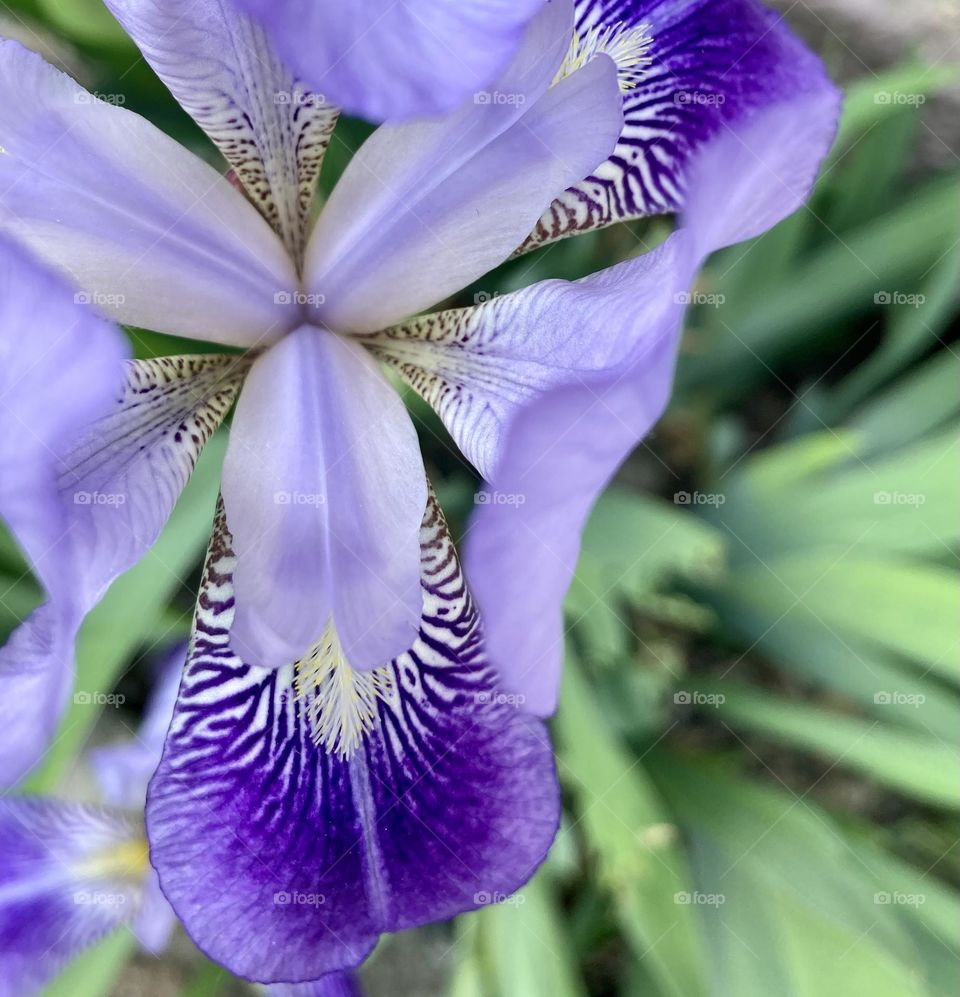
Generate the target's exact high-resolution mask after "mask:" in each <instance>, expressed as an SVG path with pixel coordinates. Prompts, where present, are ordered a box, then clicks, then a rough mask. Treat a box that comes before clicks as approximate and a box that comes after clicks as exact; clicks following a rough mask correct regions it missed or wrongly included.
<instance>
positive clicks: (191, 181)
mask: <svg viewBox="0 0 960 997" xmlns="http://www.w3.org/2000/svg"><path fill="white" fill-rule="evenodd" d="M0 135H2V136H3V139H2V142H3V150H4V154H2V155H0V231H4V232H8V233H10V234H12V235H13V236H14V237H16V238H17V240H18V241H20V242H23V243H25V244H26V245H27V246H28V247H29V248H31V249H32V250H33V252H34V253H35V254H36V255H37V256H38V257H40V258H41V259H42V260H44V261H46V262H47V263H50V264H52V265H53V266H55V267H56V268H57V269H58V270H60V271H62V272H63V273H65V274H66V275H67V276H68V277H69V278H70V279H71V282H72V283H74V284H75V285H76V286H77V289H78V290H80V291H81V292H83V293H84V294H85V296H86V297H85V300H86V301H87V302H88V303H91V304H93V305H95V306H97V307H98V308H99V309H100V311H102V312H104V313H106V314H108V315H110V316H111V317H112V318H115V319H117V320H118V321H120V322H123V323H125V324H127V325H136V326H141V327H144V328H148V329H155V330H156V331H158V332H166V333H171V334H177V335H182V336H188V337H191V338H194V339H205V340H211V341H215V342H223V343H230V344H233V345H236V346H253V345H257V344H259V343H261V342H263V341H269V340H270V339H272V338H276V337H278V336H280V335H282V334H283V333H284V332H285V331H286V330H287V329H288V328H289V321H288V319H289V315H290V309H289V308H288V307H286V306H285V302H287V301H289V300H290V295H291V294H292V293H293V291H294V289H295V286H296V273H295V272H294V267H293V264H292V262H291V260H290V257H289V255H288V254H287V252H286V250H285V249H284V247H283V244H282V243H281V242H280V240H279V239H278V238H277V237H276V235H274V233H273V232H272V231H271V230H270V226H269V225H268V224H267V223H266V222H265V221H264V220H263V218H261V217H260V215H259V214H258V213H257V211H256V209H255V208H254V207H253V206H252V205H251V204H249V203H248V202H247V200H246V199H245V198H244V197H242V196H241V195H240V194H239V192H238V191H236V190H235V189H234V188H233V187H232V186H231V185H230V183H229V182H228V181H227V180H226V179H225V178H224V177H222V176H221V175H220V174H219V173H217V171H216V170H214V169H213V167H211V166H208V165H207V164H206V163H204V162H203V161H202V160H201V159H199V158H198V157H196V156H194V155H193V154H192V153H190V152H188V151H187V150H186V149H184V148H183V147H182V146H180V145H179V144H178V143H176V142H175V141H174V140H173V139H171V138H169V137H168V136H167V135H165V134H164V133H163V132H161V131H160V130H159V129H158V128H155V127H154V126H153V125H151V124H150V123H149V122H148V121H146V120H145V119H144V118H141V117H140V116H139V115H137V114H134V113H133V112H131V111H128V110H126V109H124V108H123V107H119V106H115V105H113V104H109V103H107V102H106V101H104V100H99V99H97V98H96V97H95V96H93V95H92V94H90V93H88V92H87V91H86V90H84V89H83V88H82V87H80V86H79V85H78V84H77V83H75V82H74V81H73V80H71V79H70V78H69V77H68V76H66V75H64V74H63V73H61V72H59V71H57V70H56V69H54V68H53V67H52V66H50V65H48V64H47V63H45V62H44V61H43V59H41V58H40V56H38V55H36V54H35V53H34V52H30V51H28V50H27V49H25V48H23V47H22V46H21V45H19V44H18V43H17V42H14V41H0ZM283 295H287V297H286V298H284V297H283Z"/></svg>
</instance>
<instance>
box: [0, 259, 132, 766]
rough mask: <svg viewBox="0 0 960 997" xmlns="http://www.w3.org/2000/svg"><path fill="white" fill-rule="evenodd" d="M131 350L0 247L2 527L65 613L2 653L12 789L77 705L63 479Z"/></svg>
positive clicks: (39, 270)
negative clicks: (72, 703)
mask: <svg viewBox="0 0 960 997" xmlns="http://www.w3.org/2000/svg"><path fill="white" fill-rule="evenodd" d="M126 351H127V346H126V342H125V340H124V338H123V336H122V334H121V333H120V331H119V330H118V329H115V328H114V327H112V326H111V325H110V324H109V323H107V322H104V321H103V320H101V319H99V318H98V317H97V316H96V315H95V314H94V313H93V312H91V311H90V310H89V309H85V308H81V307H79V306H78V305H76V304H75V302H74V300H73V292H72V291H71V290H70V289H69V288H68V287H67V286H66V285H65V284H64V283H63V282H62V281H61V280H60V279H59V278H58V277H56V276H55V275H54V274H52V273H51V272H49V271H48V270H47V269H46V268H45V267H43V266H41V265H40V264H38V263H36V262H35V261H33V260H31V259H29V258H28V257H27V256H26V254H25V253H24V252H23V250H21V249H20V248H19V247H16V246H14V245H12V244H10V243H9V242H8V241H7V240H5V239H0V517H2V518H3V520H4V521H5V522H6V524H7V526H8V527H9V528H10V529H11V530H12V532H13V534H14V536H15V537H16V538H17V540H18V541H19V543H20V545H21V546H22V547H23V549H24V551H25V553H26V554H27V557H28V558H29V559H30V560H31V561H32V562H33V565H34V567H35V570H36V572H37V575H38V576H39V579H40V581H41V583H42V584H43V585H44V587H45V588H46V590H47V595H48V597H49V598H50V599H51V600H55V601H56V602H57V603H58V605H59V609H58V610H57V611H53V610H52V609H51V608H50V607H42V608H41V609H38V610H37V611H36V612H35V613H34V614H33V615H32V616H31V617H30V619H29V620H27V621H26V622H25V623H23V624H22V625H21V626H20V627H19V628H18V630H17V631H15V632H14V634H13V635H12V636H11V637H10V638H9V639H8V641H7V643H6V644H5V645H4V646H3V647H2V648H0V727H2V729H3V732H4V737H3V740H2V742H0V744H2V746H0V786H9V785H12V784H13V783H14V782H16V781H17V780H18V779H19V778H20V777H21V776H22V775H23V774H24V773H25V772H26V771H28V770H29V768H30V767H31V766H32V765H33V764H34V763H35V762H36V760H37V759H38V758H39V757H40V756H41V754H42V753H43V750H44V748H45V747H46V745H47V744H48V743H49V739H50V737H51V735H52V734H53V731H54V729H55V727H56V724H57V721H58V719H59V716H60V714H61V712H62V709H63V706H64V705H65V702H66V697H67V696H68V695H69V691H70V686H71V683H72V669H71V662H72V645H73V637H74V633H75V631H76V627H77V626H78V625H79V620H80V611H79V609H78V608H77V604H76V595H77V594H76V591H75V586H74V582H75V579H76V576H77V572H78V571H79V565H78V562H77V560H76V558H75V554H74V551H73V548H72V544H71V543H70V541H69V535H68V533H69V529H68V527H69V515H68V513H69V510H67V509H65V508H64V505H63V501H62V499H61V496H60V494H59V491H58V487H57V478H58V476H59V474H60V473H61V471H62V468H63V466H64V462H65V460H67V459H68V457H69V453H70V452H71V450H72V449H73V448H74V447H75V446H76V439H77V436H78V435H79V434H82V433H83V432H84V427H85V426H86V425H87V424H88V423H90V422H91V421H93V420H95V419H97V418H98V417H99V416H101V415H102V414H103V413H104V412H106V411H107V410H108V409H109V408H110V407H111V405H112V404H113V403H114V397H115V395H116V393H117V391H118V389H119V387H120V385H121V383H122V378H123V357H124V355H125V353H126Z"/></svg>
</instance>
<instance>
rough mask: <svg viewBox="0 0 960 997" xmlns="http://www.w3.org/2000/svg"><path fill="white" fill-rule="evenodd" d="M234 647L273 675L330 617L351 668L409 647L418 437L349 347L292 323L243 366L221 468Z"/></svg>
mask: <svg viewBox="0 0 960 997" xmlns="http://www.w3.org/2000/svg"><path fill="white" fill-rule="evenodd" d="M223 499H224V502H225V504H226V508H227V514H228V516H229V519H230V528H231V531H232V532H233V534H234V538H235V546H236V551H237V556H238V558H239V563H238V565H237V574H236V586H237V619H236V623H235V625H234V631H233V635H232V639H233V643H234V647H235V648H236V650H237V651H238V653H241V654H243V655H244V656H245V658H246V660H248V661H251V662H254V663H256V664H258V665H263V666H267V667H275V666H278V665H281V664H285V663H286V662H289V661H294V660H296V659H297V658H298V657H300V655H302V654H304V653H305V652H306V651H307V649H308V648H310V647H311V646H312V645H313V644H314V643H315V642H316V641H317V640H319V639H320V636H321V634H322V633H323V631H324V629H325V627H326V626H327V623H328V622H329V621H330V619H331V618H332V619H333V621H334V623H335V625H336V628H337V633H338V634H339V635H340V640H341V642H342V644H343V647H344V650H345V652H346V654H347V656H348V657H349V659H350V661H351V663H352V664H353V665H354V667H356V668H361V669H365V668H371V667H373V666H375V665H382V664H383V663H384V662H387V661H390V659H391V658H393V657H396V655H397V654H399V653H401V652H402V651H404V650H405V649H406V648H408V647H409V646H410V644H411V643H412V641H413V638H414V636H415V634H416V632H417V626H418V621H419V619H420V602H421V596H420V571H419V560H420V559H419V541H418V536H419V530H420V521H421V519H422V518H423V510H424V508H425V507H426V503H427V484H426V476H425V474H424V469H423V460H422V458H421V456H420V445H419V442H418V440H417V434H416V430H415V429H414V426H413V423H412V421H411V420H410V417H409V415H408V414H407V412H406V409H405V408H404V406H403V403H402V401H401V400H400V398H399V396H398V395H397V393H396V392H395V391H394V390H393V388H392V387H391V385H390V383H389V382H388V381H387V380H386V378H385V377H384V376H383V374H382V373H381V372H380V371H379V369H378V368H377V364H376V362H375V361H374V360H373V358H372V357H370V355H369V354H368V353H367V352H366V351H365V350H364V349H363V348H362V347H360V346H359V345H357V344H356V343H353V342H350V341H348V340H346V339H343V338H341V337H338V336H334V335H333V334H332V333H330V332H327V331H326V330H323V329H317V328H314V327H312V326H303V327H302V328H300V329H298V330H297V331H296V332H294V333H292V334H291V335H289V336H287V337H286V338H285V339H283V340H282V341H281V342H280V343H278V344H277V345H275V346H273V347H272V348H271V349H270V350H268V351H267V352H266V353H265V354H264V355H263V356H262V357H260V358H259V359H258V360H257V361H256V363H255V364H254V366H253V368H252V370H251V371H250V375H249V377H248V379H247V383H246V384H245V386H244V389H243V393H242V394H241V396H240V401H239V403H238V405H237V411H236V415H235V417H234V421H233V427H232V431H231V434H230V446H229V449H228V451H227V457H226V461H225V463H224V469H223Z"/></svg>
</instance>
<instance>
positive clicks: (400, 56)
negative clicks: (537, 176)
mask: <svg viewBox="0 0 960 997" xmlns="http://www.w3.org/2000/svg"><path fill="white" fill-rule="evenodd" d="M542 4H543V0H457V2H456V3H450V2H449V0H402V2H397V0H350V3H349V4H347V3H342V2H338V0H279V2H278V0H240V6H241V7H243V8H245V9H247V10H248V11H249V12H250V13H251V14H254V15H255V16H256V17H258V18H259V19H260V20H261V21H262V22H263V24H264V25H265V27H266V28H267V29H268V31H269V32H270V34H271V37H273V38H275V40H276V43H277V45H278V46H279V47H280V50H281V51H282V52H283V53H284V55H285V56H286V57H287V58H288V59H289V60H290V63H291V65H293V66H295V67H297V68H298V69H299V71H300V72H301V73H302V74H303V76H304V78H305V79H307V80H310V81H311V82H312V83H313V85H314V86H315V87H316V89H317V90H318V91H320V92H321V93H324V94H327V95H328V96H329V97H330V99H331V100H332V101H333V102H334V103H336V104H339V105H340V106H342V107H345V108H346V109H347V110H348V111H350V112H351V113H353V114H359V115H361V116H363V117H366V118H369V119H370V120H371V121H383V120H385V119H388V118H389V119H404V118H412V117H420V116H422V115H429V114H441V113H445V112H448V111H452V110H453V109H454V108H455V107H456V106H457V105H458V104H460V103H461V102H462V101H463V100H464V99H466V98H468V97H469V96H470V95H472V94H474V93H475V92H476V91H478V90H482V89H483V88H484V87H485V86H487V84H489V82H490V80H492V79H493V77H494V76H495V75H496V74H497V72H498V71H499V70H500V69H502V68H503V66H504V65H505V64H506V63H507V62H508V60H509V59H510V56H511V55H512V53H513V52H514V50H515V49H516V47H517V45H518V44H519V41H520V38H521V36H522V33H523V28H524V26H525V24H526V22H527V21H528V20H529V19H530V18H531V17H532V16H533V15H534V14H535V13H536V12H537V10H538V9H539V8H540V7H541V6H542Z"/></svg>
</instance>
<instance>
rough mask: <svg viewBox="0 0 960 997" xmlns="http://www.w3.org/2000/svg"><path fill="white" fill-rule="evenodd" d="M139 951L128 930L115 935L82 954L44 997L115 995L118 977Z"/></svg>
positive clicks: (54, 982)
mask: <svg viewBox="0 0 960 997" xmlns="http://www.w3.org/2000/svg"><path fill="white" fill-rule="evenodd" d="M136 947H137V941H136V939H135V938H134V936H133V935H132V934H131V933H130V930H129V929H128V928H121V929H120V930H119V931H114V932H113V933H112V934H110V935H108V936H107V937H106V938H104V939H102V940H101V941H99V942H98V943H97V944H96V945H93V946H91V947H90V948H88V949H86V950H85V951H83V952H81V953H80V954H79V955H78V956H77V958H76V959H74V960H72V962H71V963H70V965H69V966H67V967H66V969H64V970H63V972H62V973H60V975H59V976H57V978H56V979H55V980H53V981H52V982H51V983H50V984H48V986H46V987H45V988H44V990H43V997H103V995H104V994H109V993H113V991H114V985H115V983H116V980H117V977H118V976H119V975H120V973H121V971H122V970H123V967H124V966H125V965H126V964H127V962H128V961H129V959H130V957H131V956H132V955H133V953H134V951H135V950H136Z"/></svg>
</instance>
